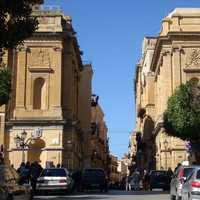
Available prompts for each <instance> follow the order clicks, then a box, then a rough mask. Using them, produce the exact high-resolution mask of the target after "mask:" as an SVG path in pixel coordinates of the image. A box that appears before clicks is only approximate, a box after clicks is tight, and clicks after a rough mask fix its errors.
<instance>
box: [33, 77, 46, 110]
mask: <svg viewBox="0 0 200 200" xmlns="http://www.w3.org/2000/svg"><path fill="white" fill-rule="evenodd" d="M45 107H46V84H45V80H44V79H43V78H37V79H35V81H34V87H33V109H38V110H44V109H45Z"/></svg>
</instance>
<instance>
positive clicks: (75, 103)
mask: <svg viewBox="0 0 200 200" xmlns="http://www.w3.org/2000/svg"><path fill="white" fill-rule="evenodd" d="M33 15H34V16H36V17H37V18H38V21H39V27H38V30H37V31H36V32H35V33H34V34H33V36H32V37H31V38H29V39H27V40H25V41H24V43H23V45H22V46H19V47H17V49H14V50H10V51H9V52H8V55H7V61H6V62H7V63H8V66H9V67H11V68H12V73H13V74H12V83H13V84H12V87H13V88H12V96H11V100H10V102H9V104H8V105H7V106H6V112H5V109H4V108H3V107H1V110H0V116H1V127H0V131H1V132H0V137H1V139H2V140H1V141H4V152H5V159H6V162H7V163H10V164H13V165H14V167H18V166H19V164H20V163H21V161H31V162H33V161H39V162H40V163H41V164H42V166H43V167H45V166H46V165H47V164H52V163H54V164H55V165H56V164H58V163H60V164H63V165H65V166H66V167H67V168H68V169H69V170H77V169H82V168H83V167H84V166H89V165H90V159H89V153H88V150H87V149H86V148H84V147H85V146H88V145H87V144H88V137H89V132H90V118H91V113H90V104H91V100H90V96H91V78H92V70H91V66H84V65H83V64H82V60H81V51H80V50H79V45H78V42H77V39H76V36H75V32H74V30H73V27H72V24H71V18H70V17H69V16H64V15H63V13H62V12H61V11H60V10H58V9H53V10H49V9H47V10H44V9H41V7H38V8H37V9H36V10H35V11H34V12H33ZM5 115H6V120H5ZM4 121H6V125H5V123H4ZM36 134H37V135H38V134H39V135H40V136H41V137H40V138H37V139H34V140H33V137H34V138H35V136H36ZM22 135H25V137H26V139H25V142H26V143H27V145H25V146H24V147H25V148H23V149H22V148H17V146H16V142H17V141H16V139H19V138H20V137H21V136H22ZM84 142H85V144H84ZM18 147H19V146H18Z"/></svg>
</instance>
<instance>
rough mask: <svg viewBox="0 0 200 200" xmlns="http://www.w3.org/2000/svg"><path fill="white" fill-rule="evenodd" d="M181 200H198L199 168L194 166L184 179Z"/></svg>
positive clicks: (199, 195)
mask: <svg viewBox="0 0 200 200" xmlns="http://www.w3.org/2000/svg"><path fill="white" fill-rule="evenodd" d="M182 200H200V166H196V167H195V168H194V171H193V172H192V174H191V175H190V176H189V177H188V178H187V179H186V181H185V183H184V185H183V189H182Z"/></svg>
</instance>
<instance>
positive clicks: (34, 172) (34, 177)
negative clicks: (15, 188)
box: [30, 161, 43, 192]
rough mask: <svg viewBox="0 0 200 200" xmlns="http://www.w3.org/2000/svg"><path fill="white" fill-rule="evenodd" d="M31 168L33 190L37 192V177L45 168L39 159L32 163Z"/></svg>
mask: <svg viewBox="0 0 200 200" xmlns="http://www.w3.org/2000/svg"><path fill="white" fill-rule="evenodd" d="M30 169H31V186H32V189H33V192H35V191H36V183H37V179H38V177H39V176H40V174H41V172H42V170H43V168H42V167H41V165H40V164H39V163H38V162H37V161H35V162H34V163H32V164H31V167H30Z"/></svg>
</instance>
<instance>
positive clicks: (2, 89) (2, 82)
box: [0, 67, 11, 106]
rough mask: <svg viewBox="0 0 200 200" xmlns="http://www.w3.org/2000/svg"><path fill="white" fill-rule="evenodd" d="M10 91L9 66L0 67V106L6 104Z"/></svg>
mask: <svg viewBox="0 0 200 200" xmlns="http://www.w3.org/2000/svg"><path fill="white" fill-rule="evenodd" d="M10 92H11V71H10V69H9V68H6V67H2V68H0V106H2V105H3V104H6V103H7V102H8V100H9V96H10Z"/></svg>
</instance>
